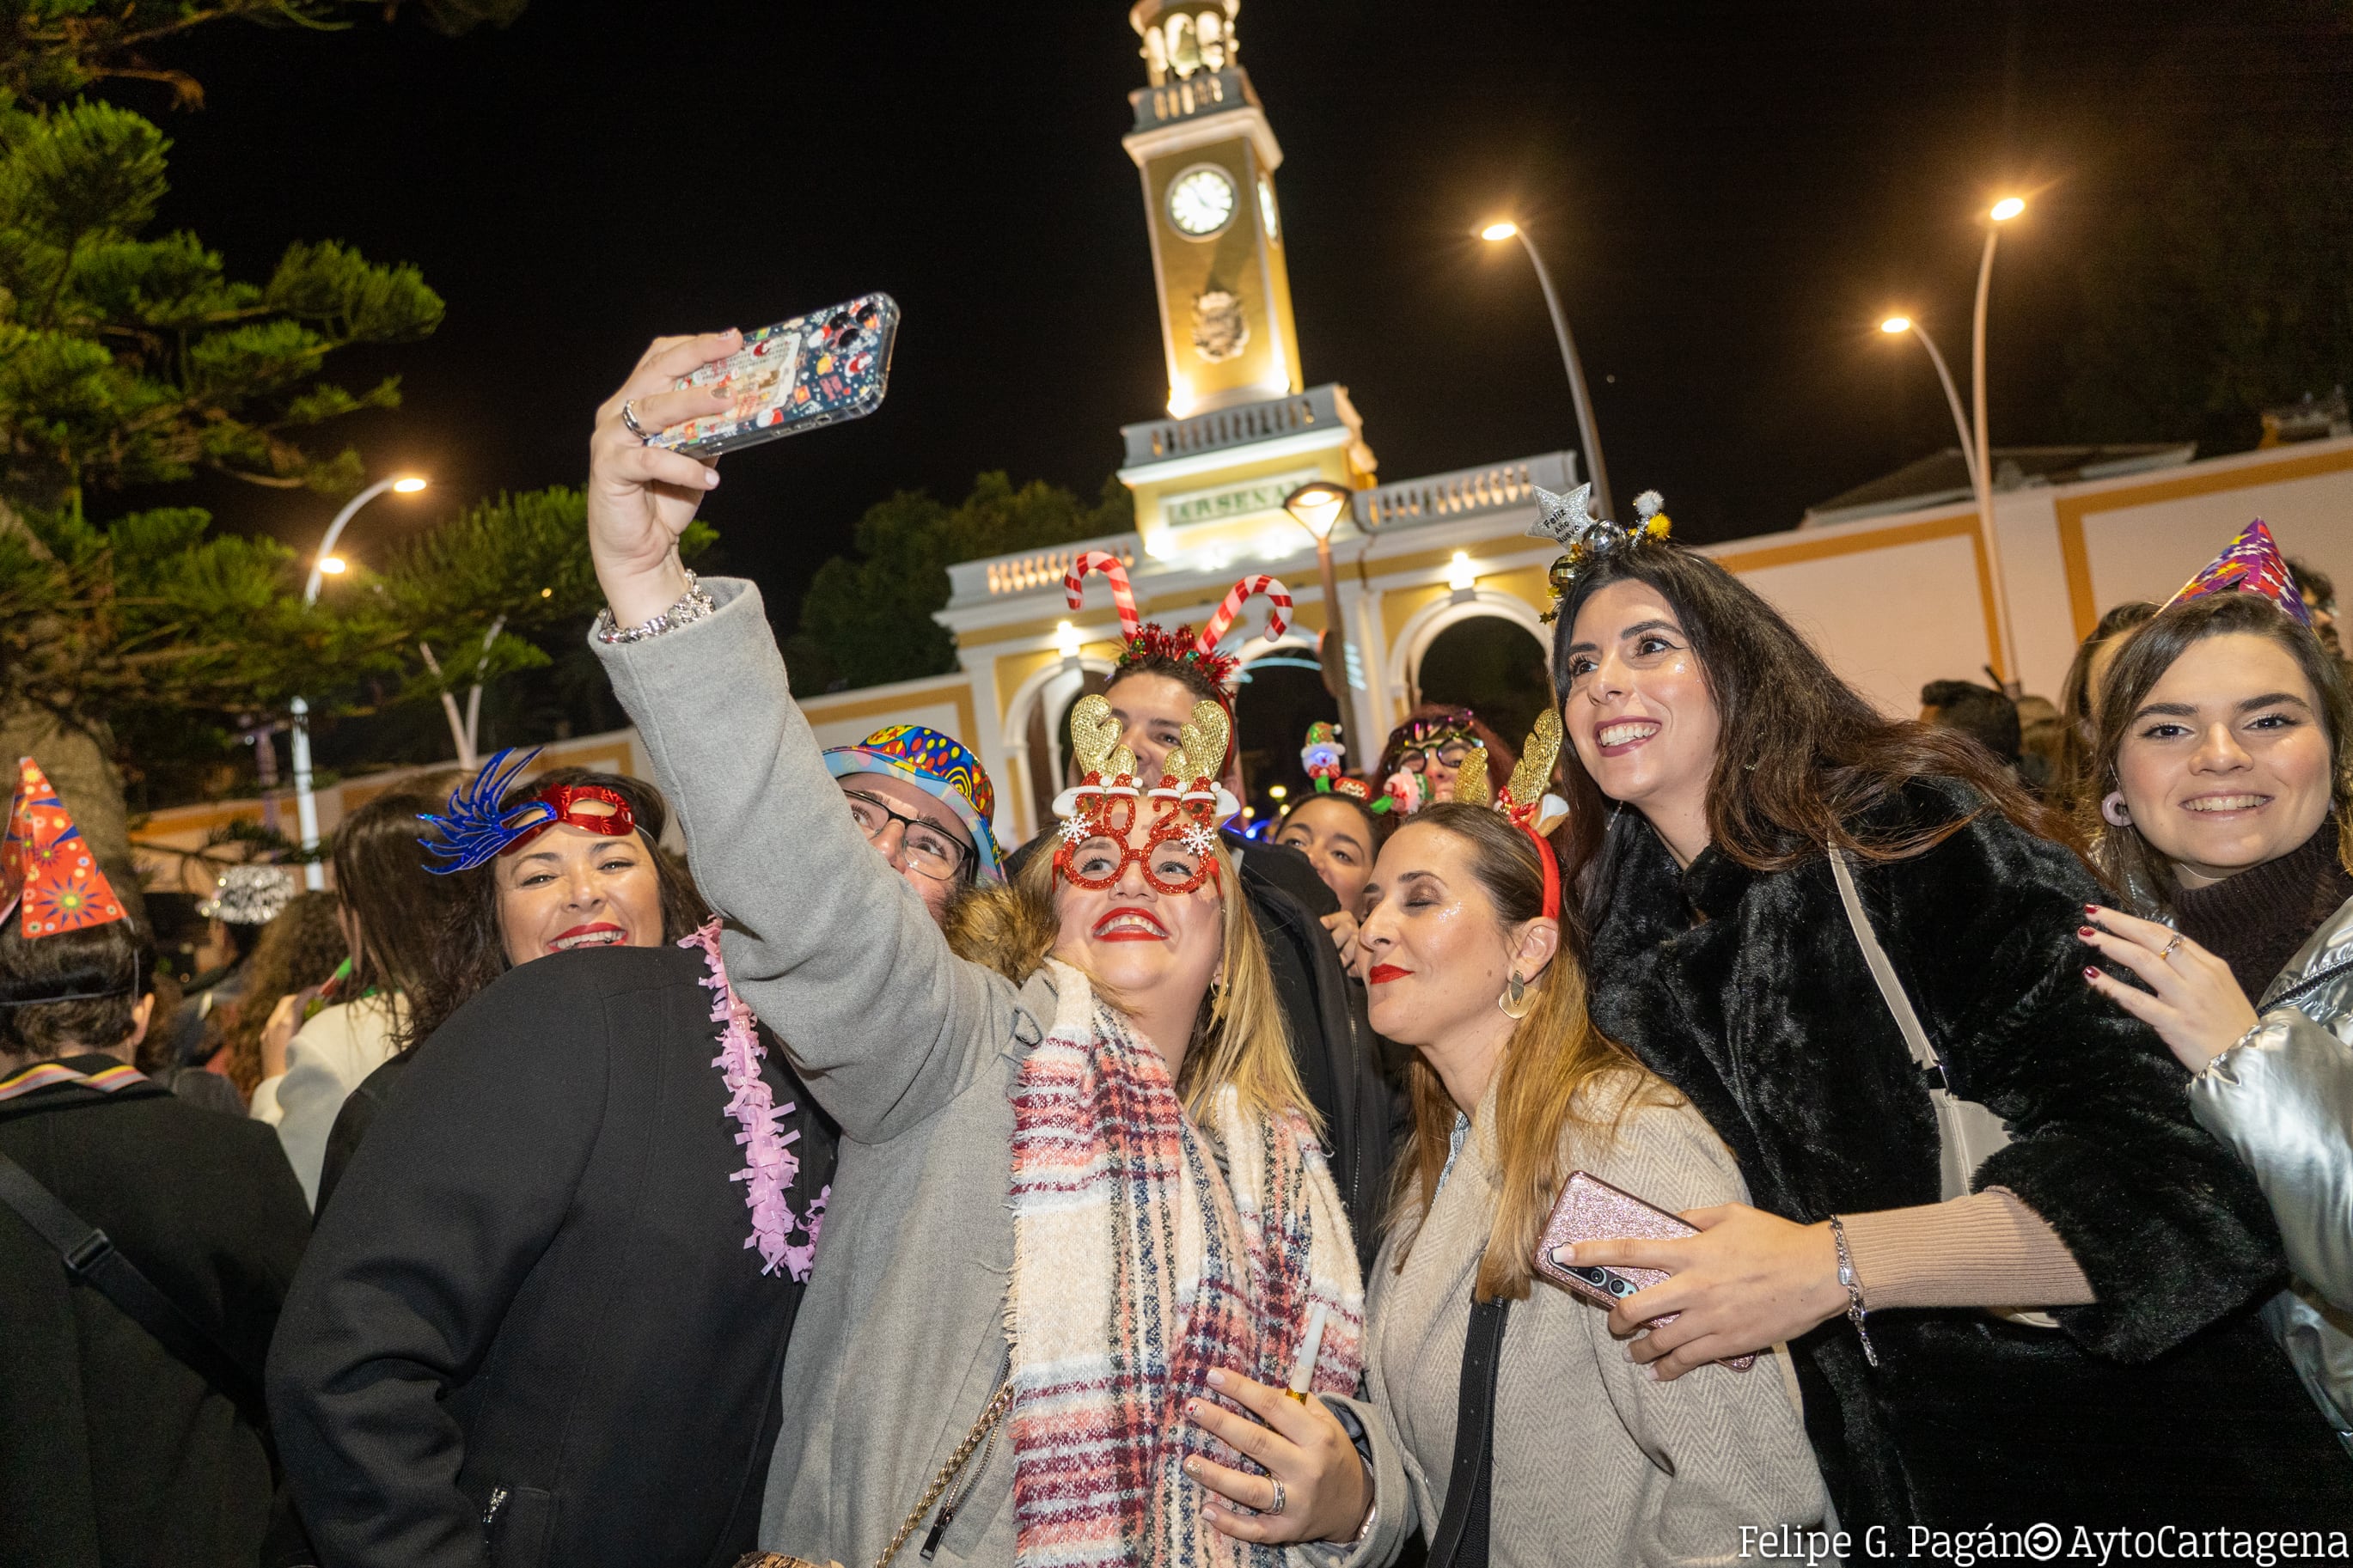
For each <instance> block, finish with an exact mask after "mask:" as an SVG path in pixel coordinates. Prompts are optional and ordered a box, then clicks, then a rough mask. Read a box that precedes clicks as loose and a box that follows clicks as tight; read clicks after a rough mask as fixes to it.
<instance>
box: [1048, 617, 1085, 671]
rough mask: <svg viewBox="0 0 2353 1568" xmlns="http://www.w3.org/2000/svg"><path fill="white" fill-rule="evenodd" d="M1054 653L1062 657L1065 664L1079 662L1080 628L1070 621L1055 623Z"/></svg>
mask: <svg viewBox="0 0 2353 1568" xmlns="http://www.w3.org/2000/svg"><path fill="white" fill-rule="evenodd" d="M1054 651H1055V652H1056V653H1058V654H1060V655H1061V656H1062V662H1063V663H1064V664H1076V663H1078V662H1079V628H1078V627H1076V626H1072V625H1071V623H1070V622H1068V621H1056V622H1055V623H1054Z"/></svg>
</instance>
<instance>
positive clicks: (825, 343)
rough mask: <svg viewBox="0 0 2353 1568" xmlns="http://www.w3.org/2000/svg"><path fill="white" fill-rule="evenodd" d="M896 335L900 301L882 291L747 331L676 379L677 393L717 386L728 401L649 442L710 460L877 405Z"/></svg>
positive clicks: (886, 379)
mask: <svg viewBox="0 0 2353 1568" xmlns="http://www.w3.org/2000/svg"><path fill="white" fill-rule="evenodd" d="M898 339H899V302H898V301H897V300H893V299H892V298H891V296H890V295H888V294H860V296H859V297H858V298H857V299H855V300H844V301H843V302H842V303H840V304H839V305H829V306H828V307H827V308H826V309H824V310H811V311H809V312H808V313H807V315H805V316H795V317H794V318H793V319H792V320H791V321H778V322H777V323H776V325H775V326H773V327H762V328H760V329H759V330H758V331H751V332H745V333H744V346H743V347H742V348H740V349H738V350H736V351H735V352H734V353H732V354H730V355H728V356H727V357H726V358H725V359H723V360H721V361H720V362H719V363H716V364H707V365H704V366H703V367H702V369H701V370H698V371H696V372H695V373H694V374H691V375H686V376H681V377H680V378H679V380H678V383H677V385H678V389H679V390H680V391H681V392H682V391H684V390H685V389H686V388H688V387H690V386H704V387H712V388H715V389H716V390H718V391H720V392H723V393H725V394H727V395H729V396H730V397H731V398H733V404H732V405H730V406H728V407H727V408H725V409H723V410H722V411H721V412H719V413H717V414H706V415H704V416H702V418H700V419H689V420H687V421H685V422H684V423H683V424H679V425H673V426H670V427H669V428H668V429H666V430H662V431H659V432H657V433H656V434H655V436H654V437H653V438H652V440H651V441H649V443H647V444H648V445H649V446H654V447H670V449H672V450H673V451H680V452H685V453H688V454H690V455H691V456H693V457H698V458H715V457H717V456H718V455H719V454H720V453H722V452H732V451H734V450H735V449H736V448H737V447H756V446H758V445H759V444H760V443H761V442H763V441H773V440H775V439H776V437H779V436H797V435H798V434H799V433H800V432H802V431H804V430H814V429H816V428H818V426H821V425H833V424H838V423H839V422H840V421H841V420H844V419H857V418H860V417H862V416H866V415H869V414H871V413H873V412H874V411H875V410H876V409H877V408H880V407H881V405H882V392H883V388H884V386H885V385H886V384H888V383H889V381H890V379H891V349H892V345H893V344H894V343H896V342H898Z"/></svg>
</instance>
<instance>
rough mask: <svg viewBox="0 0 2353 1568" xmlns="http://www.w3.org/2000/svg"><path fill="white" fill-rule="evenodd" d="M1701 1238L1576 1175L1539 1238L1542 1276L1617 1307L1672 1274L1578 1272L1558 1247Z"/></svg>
mask: <svg viewBox="0 0 2353 1568" xmlns="http://www.w3.org/2000/svg"><path fill="white" fill-rule="evenodd" d="M1698 1234H1699V1232H1698V1230H1697V1229H1696V1228H1694V1226H1689V1225H1686V1224H1684V1223H1683V1221H1682V1220H1680V1219H1678V1218H1676V1217H1675V1216H1674V1215H1671V1214H1669V1213H1668V1212H1667V1211H1666V1210H1664V1209H1662V1208H1657V1207H1654V1206H1653V1205H1650V1204H1646V1203H1644V1202H1643V1201H1642V1200H1641V1199H1640V1198H1638V1197H1636V1196H1635V1195H1634V1194H1631V1193H1629V1192H1624V1191H1621V1190H1620V1189H1619V1188H1617V1187H1613V1186H1611V1185H1610V1184H1609V1183H1607V1182H1605V1181H1603V1180H1602V1179H1601V1178H1600V1177H1599V1176H1595V1175H1588V1173H1585V1172H1583V1171H1572V1172H1570V1173H1569V1177H1568V1181H1567V1183H1566V1184H1564V1185H1563V1186H1562V1187H1561V1189H1560V1199H1559V1201H1558V1202H1556V1203H1555V1204H1554V1205H1552V1215H1551V1217H1550V1218H1548V1219H1546V1221H1545V1228H1544V1235H1543V1236H1541V1237H1538V1238H1537V1240H1536V1256H1535V1266H1536V1272H1537V1273H1539V1274H1541V1275H1543V1276H1544V1277H1545V1278H1546V1279H1550V1280H1553V1281H1555V1282H1556V1283H1557V1284H1560V1285H1564V1286H1567V1288H1568V1289H1571V1290H1574V1291H1575V1292H1577V1294H1578V1295H1580V1296H1582V1297H1584V1298H1585V1299H1586V1300H1588V1301H1592V1302H1595V1303H1597V1304H1598V1305H1600V1306H1604V1307H1615V1306H1616V1305H1617V1304H1618V1303H1619V1302H1620V1301H1622V1300H1625V1299H1626V1298H1627V1297H1629V1296H1631V1295H1633V1294H1634V1293H1635V1292H1636V1291H1638V1290H1641V1289H1647V1288H1648V1287H1650V1286H1652V1285H1655V1284H1657V1283H1658V1282H1659V1281H1660V1280H1662V1279H1665V1278H1666V1277H1667V1270H1665V1269H1663V1268H1577V1267H1574V1266H1571V1265H1566V1264H1560V1263H1556V1262H1554V1261H1553V1256H1552V1254H1553V1249H1554V1248H1555V1247H1567V1246H1571V1245H1573V1244H1575V1243H1577V1242H1580V1241H1622V1240H1626V1239H1628V1238H1630V1237H1641V1238H1645V1239H1648V1238H1661V1239H1672V1238H1673V1237H1679V1236H1697V1235H1698ZM1675 1317H1676V1314H1675V1313H1673V1312H1669V1313H1667V1314H1666V1315H1665V1316H1663V1317H1661V1318H1656V1319H1653V1320H1652V1322H1653V1323H1654V1324H1659V1323H1672V1322H1673V1321H1675ZM1756 1362H1757V1358H1756V1357H1755V1356H1754V1355H1743V1356H1733V1357H1731V1358H1730V1359H1728V1360H1727V1361H1725V1363H1724V1364H1725V1365H1726V1366H1728V1367H1731V1368H1733V1369H1734V1370H1735V1371H1737V1372H1746V1371H1747V1370H1748V1369H1749V1367H1751V1366H1753V1365H1755V1364H1756Z"/></svg>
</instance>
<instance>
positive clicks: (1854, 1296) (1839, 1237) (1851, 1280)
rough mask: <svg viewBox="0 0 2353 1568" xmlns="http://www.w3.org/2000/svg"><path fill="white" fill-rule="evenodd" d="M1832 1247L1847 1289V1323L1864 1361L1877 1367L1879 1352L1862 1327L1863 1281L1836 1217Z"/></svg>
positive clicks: (1832, 1231)
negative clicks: (1850, 1325) (1852, 1326)
mask: <svg viewBox="0 0 2353 1568" xmlns="http://www.w3.org/2000/svg"><path fill="white" fill-rule="evenodd" d="M1831 1246H1833V1247H1837V1248H1838V1282H1839V1283H1840V1284H1841V1285H1843V1286H1845V1287H1846V1321H1848V1322H1850V1323H1852V1324H1853V1325H1854V1337H1855V1338H1856V1339H1858V1340H1861V1341H1862V1359H1863V1360H1864V1361H1866V1362H1868V1363H1871V1364H1872V1365H1873V1366H1877V1365H1878V1364H1879V1352H1877V1351H1875V1350H1873V1348H1872V1345H1871V1331H1870V1330H1869V1329H1866V1328H1864V1327H1863V1326H1862V1316H1863V1306H1862V1280H1861V1279H1858V1278H1857V1277H1856V1275H1855V1272H1854V1254H1853V1253H1852V1252H1849V1251H1848V1250H1847V1247H1846V1226H1845V1225H1844V1224H1843V1223H1842V1222H1841V1220H1840V1219H1839V1216H1838V1215H1831Z"/></svg>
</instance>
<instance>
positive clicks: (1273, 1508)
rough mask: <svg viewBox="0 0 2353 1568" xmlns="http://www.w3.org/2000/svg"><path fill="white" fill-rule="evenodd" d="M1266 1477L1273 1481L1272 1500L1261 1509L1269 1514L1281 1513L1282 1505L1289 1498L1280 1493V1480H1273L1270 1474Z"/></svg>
mask: <svg viewBox="0 0 2353 1568" xmlns="http://www.w3.org/2000/svg"><path fill="white" fill-rule="evenodd" d="M1266 1479H1268V1480H1269V1481H1271V1482H1272V1483H1273V1486H1274V1500H1273V1501H1272V1502H1271V1503H1269V1504H1267V1505H1266V1508H1265V1509H1264V1510H1263V1511H1265V1512H1267V1513H1281V1512H1282V1505H1283V1504H1284V1503H1285V1502H1287V1501H1288V1499H1287V1498H1285V1497H1284V1496H1283V1495H1282V1482H1281V1481H1279V1480H1275V1479H1274V1478H1273V1477H1272V1476H1269V1477H1267V1478H1266Z"/></svg>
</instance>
